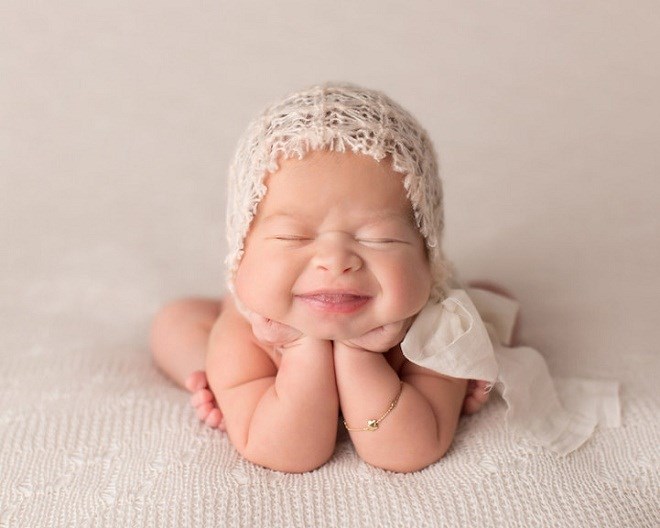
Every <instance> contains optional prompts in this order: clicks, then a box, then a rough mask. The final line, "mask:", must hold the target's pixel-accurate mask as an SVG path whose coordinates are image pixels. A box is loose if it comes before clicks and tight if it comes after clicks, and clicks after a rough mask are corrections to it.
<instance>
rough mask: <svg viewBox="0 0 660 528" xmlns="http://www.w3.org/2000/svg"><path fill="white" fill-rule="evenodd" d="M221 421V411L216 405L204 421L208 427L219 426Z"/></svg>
mask: <svg viewBox="0 0 660 528" xmlns="http://www.w3.org/2000/svg"><path fill="white" fill-rule="evenodd" d="M222 421H223V420H222V413H221V412H220V409H218V408H217V407H216V408H215V409H213V410H212V411H211V412H210V413H209V415H208V416H207V417H206V420H205V421H204V422H205V423H206V425H208V426H209V427H213V428H214V429H215V428H217V427H219V426H220V423H221V422H222Z"/></svg>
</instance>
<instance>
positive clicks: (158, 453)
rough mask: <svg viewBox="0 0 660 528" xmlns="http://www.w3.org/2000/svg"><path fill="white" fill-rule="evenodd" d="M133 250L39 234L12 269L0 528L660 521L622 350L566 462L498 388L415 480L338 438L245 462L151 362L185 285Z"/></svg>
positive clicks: (0, 423)
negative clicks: (300, 459)
mask: <svg viewBox="0 0 660 528" xmlns="http://www.w3.org/2000/svg"><path fill="white" fill-rule="evenodd" d="M53 240H55V239H53ZM68 243H70V242H68ZM138 246H139V248H138V247H135V248H133V249H131V248H127V247H123V248H122V247H119V246H112V245H103V244H99V245H94V244H91V243H87V244H86V245H85V247H81V248H80V249H79V250H70V249H69V250H66V249H65V247H66V246H65V243H58V242H51V243H50V244H48V243H47V244H45V245H40V246H39V247H37V245H36V244H35V245H33V246H32V249H31V252H30V253H24V254H21V253H20V252H17V253H15V254H13V255H12V256H10V257H9V260H8V261H7V262H8V265H7V266H6V268H5V269H4V270H3V271H5V273H4V276H3V277H2V282H1V283H0V284H1V286H2V290H1V294H2V295H1V302H2V305H1V312H0V315H1V321H2V331H1V333H0V339H1V341H0V364H1V366H2V368H1V369H0V401H1V406H0V527H2V528H5V527H31V528H36V527H42V526H43V527H51V526H58V527H59V526H62V527H64V526H76V527H95V528H96V527H104V526H108V527H110V526H112V527H115V526H121V527H128V526H136V527H141V526H159V527H177V528H179V527H186V526H191V527H193V526H194V527H200V526H229V527H238V526H254V527H262V526H263V527H269V528H270V527H278V526H286V527H290V526H294V527H295V526H365V527H374V526H480V527H484V526H520V527H530V526H581V527H586V526H593V527H604V526H612V527H615V526H616V527H621V526H635V527H638V526H644V527H656V526H658V525H660V513H659V510H658V507H657V504H658V490H659V486H660V477H659V472H658V449H657V447H658V440H659V439H660V435H659V432H660V431H659V429H660V428H659V426H658V397H657V396H658V395H657V391H653V390H652V389H651V384H649V383H644V382H641V383H634V382H632V381H633V380H635V379H640V380H643V379H645V371H646V369H647V368H648V365H649V363H646V362H644V361H642V359H643V358H635V357H634V356H631V358H630V362H629V364H630V371H629V372H605V374H608V375H609V377H613V378H618V379H620V380H621V381H622V382H623V383H622V390H621V402H622V427H620V428H618V429H598V430H596V432H595V434H594V436H593V437H592V438H591V439H590V440H589V442H587V444H585V445H584V446H583V447H581V448H580V449H578V450H577V451H576V452H574V453H572V454H570V455H568V456H566V457H564V458H561V457H558V456H557V455H555V454H553V453H551V452H549V451H545V450H542V449H540V448H537V447H534V446H532V445H529V444H526V443H525V442H524V441H518V440H516V439H515V438H514V437H513V436H512V434H511V433H510V432H508V431H507V430H506V428H505V425H504V420H503V417H504V412H505V406H504V403H503V402H502V400H500V399H499V397H498V396H494V398H493V400H492V401H491V402H490V403H489V404H488V405H487V407H486V408H485V409H484V410H483V411H482V412H480V413H479V414H478V415H476V416H473V417H469V418H463V419H462V421H461V423H460V427H459V429H458V432H457V435H456V439H455V442H454V444H453V447H452V449H451V450H450V452H449V453H448V454H447V456H446V457H445V458H444V459H442V460H441V461H440V462H438V463H436V464H435V465H433V466H431V467H429V468H427V469H425V470H423V471H420V472H418V473H415V474H408V475H405V474H393V473H388V472H385V471H381V470H378V469H374V468H373V467H370V466H368V465H366V464H365V463H363V462H361V461H360V459H359V458H358V457H357V456H356V455H355V453H354V451H353V448H352V446H351V444H350V442H349V440H348V439H347V438H346V437H342V438H340V440H339V442H338V445H337V450H336V453H335V456H334V458H333V459H332V460H331V461H330V462H329V463H328V464H326V465H325V466H323V467H322V468H321V469H319V470H317V471H314V472H312V473H308V474H303V475H293V474H282V473H277V472H273V471H269V470H266V469H263V468H260V467H256V466H254V465H252V464H250V463H248V462H246V461H244V460H242V459H241V458H240V457H239V456H238V455H237V453H236V451H235V450H234V449H233V448H232V446H231V445H230V443H229V441H228V439H227V437H226V436H225V435H224V434H223V433H220V432H217V431H213V430H209V429H207V428H205V427H204V426H203V425H201V424H200V423H198V421H197V419H196V417H195V415H194V413H193V411H192V409H191V407H190V406H189V404H188V395H187V394H186V393H185V392H184V391H182V390H180V389H178V388H176V387H175V386H174V385H173V384H172V383H170V382H169V381H168V380H167V379H166V378H165V377H163V376H162V375H161V374H160V373H159V372H158V371H156V369H155V368H154V366H153V364H152V362H151V360H150V357H149V354H148V350H147V345H146V342H147V341H146V337H147V330H148V324H149V320H150V318H151V316H152V314H153V312H154V310H156V308H157V306H158V305H159V304H161V303H162V302H163V301H164V300H165V298H166V297H168V296H170V295H172V285H174V287H175V288H176V289H177V291H178V290H181V291H184V290H185V289H186V287H187V284H182V283H177V282H176V280H175V278H174V274H173V272H171V271H168V266H167V265H166V264H165V263H164V262H167V260H166V259H165V258H164V257H165V255H163V258H158V256H157V255H156V254H155V253H154V252H153V251H152V252H150V251H149V250H147V249H145V246H144V245H140V244H138ZM41 251H43V252H45V254H47V255H49V257H48V258H47V259H45V260H44V259H42V260H39V259H38V258H37V257H38V253H39V252H41ZM523 310H524V308H523ZM528 324H529V322H528ZM612 353H615V351H612ZM654 364H655V363H651V365H654ZM599 375H603V373H599Z"/></svg>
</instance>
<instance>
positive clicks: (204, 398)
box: [190, 389, 213, 407]
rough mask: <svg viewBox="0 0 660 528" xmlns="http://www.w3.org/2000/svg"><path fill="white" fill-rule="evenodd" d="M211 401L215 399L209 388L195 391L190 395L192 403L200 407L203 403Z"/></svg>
mask: <svg viewBox="0 0 660 528" xmlns="http://www.w3.org/2000/svg"><path fill="white" fill-rule="evenodd" d="M211 401H213V393H212V392H211V391H210V390H208V389H201V390H198V391H195V392H193V394H192V396H190V403H191V404H192V406H193V407H199V406H200V405H202V404H203V403H209V402H211Z"/></svg>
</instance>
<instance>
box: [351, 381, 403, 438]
mask: <svg viewBox="0 0 660 528" xmlns="http://www.w3.org/2000/svg"><path fill="white" fill-rule="evenodd" d="M402 392H403V381H402V382H401V383H400V385H399V392H398V394H397V395H396V396H395V397H394V399H393V400H392V403H390V406H389V407H388V408H387V410H386V411H385V412H384V413H383V414H382V416H381V417H380V418H375V419H374V418H371V419H369V420H367V426H366V427H349V425H348V424H347V423H346V420H344V427H346V430H347V431H376V430H378V426H379V425H380V422H382V421H383V420H384V419H385V417H386V416H387V415H388V414H390V413H391V412H392V410H393V409H394V408H395V407H396V404H397V403H399V398H400V397H401V393H402Z"/></svg>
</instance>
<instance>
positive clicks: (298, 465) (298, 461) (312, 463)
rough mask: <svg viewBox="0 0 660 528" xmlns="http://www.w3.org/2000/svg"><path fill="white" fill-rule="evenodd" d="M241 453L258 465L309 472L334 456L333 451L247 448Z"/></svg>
mask: <svg viewBox="0 0 660 528" xmlns="http://www.w3.org/2000/svg"><path fill="white" fill-rule="evenodd" d="M241 455H242V456H243V457H244V458H245V459H246V460H248V461H250V462H252V463H253V464H256V465H258V466H262V467H265V468H267V469H272V470H273V471H281V472H283V473H308V472H310V471H314V470H315V469H318V468H320V467H321V466H323V465H324V464H325V463H326V462H328V460H330V458H331V457H332V452H331V453H329V454H328V453H311V454H310V453H307V454H297V455H291V454H282V453H263V452H253V451H251V450H245V451H244V452H242V453H241Z"/></svg>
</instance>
